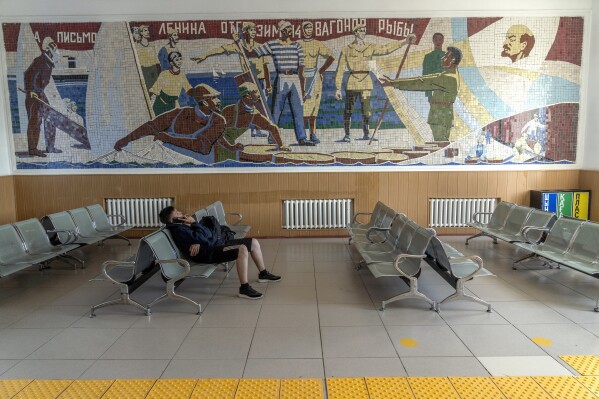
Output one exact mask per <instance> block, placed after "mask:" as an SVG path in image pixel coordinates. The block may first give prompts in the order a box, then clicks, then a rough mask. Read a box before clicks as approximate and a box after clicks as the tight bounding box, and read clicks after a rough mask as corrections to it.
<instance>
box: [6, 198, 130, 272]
mask: <svg viewBox="0 0 599 399" xmlns="http://www.w3.org/2000/svg"><path fill="white" fill-rule="evenodd" d="M68 212H70V213H67V214H68V215H69V217H70V220H71V224H70V225H69V226H63V225H57V226H54V225H50V224H48V221H47V220H49V219H47V217H44V218H42V220H44V221H45V224H43V223H42V221H40V220H38V219H35V218H32V219H27V220H23V221H19V222H16V223H12V224H6V225H2V226H0V277H6V276H8V275H10V274H12V273H15V272H17V271H20V270H23V269H26V268H28V267H31V266H34V265H38V266H39V268H40V269H43V268H46V267H48V264H49V263H50V262H52V261H53V260H56V259H63V260H65V261H67V262H68V261H69V260H73V261H75V262H77V263H79V264H80V265H81V266H82V267H83V266H84V261H83V260H82V259H79V258H77V257H75V256H73V255H72V254H70V253H69V252H70V251H72V250H74V249H76V248H78V247H80V246H81V245H83V244H88V243H89V242H85V241H83V240H81V238H82V237H87V236H88V235H89V236H92V235H93V236H95V237H98V240H99V241H100V240H101V241H103V240H105V239H106V238H108V237H110V236H112V235H114V234H116V230H112V231H110V230H109V229H111V228H113V226H112V224H111V223H110V221H109V216H108V215H106V213H105V212H104V210H103V209H102V207H101V206H100V205H92V206H89V207H85V208H78V209H76V210H72V211H68ZM115 228H116V227H115ZM118 231H119V232H122V231H124V230H122V229H119V230H118ZM49 236H54V237H56V238H57V241H55V242H52V241H51V239H50V237H49ZM123 238H124V237H123Z"/></svg>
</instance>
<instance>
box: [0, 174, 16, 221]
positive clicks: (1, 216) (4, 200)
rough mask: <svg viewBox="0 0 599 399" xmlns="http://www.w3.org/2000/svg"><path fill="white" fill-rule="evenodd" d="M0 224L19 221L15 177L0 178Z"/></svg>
mask: <svg viewBox="0 0 599 399" xmlns="http://www.w3.org/2000/svg"><path fill="white" fill-rule="evenodd" d="M0 205H1V206H0V224H5V223H12V222H15V221H16V220H17V209H16V206H15V185H14V176H0Z"/></svg>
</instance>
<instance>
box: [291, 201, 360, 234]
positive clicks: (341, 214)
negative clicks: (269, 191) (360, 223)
mask: <svg viewBox="0 0 599 399" xmlns="http://www.w3.org/2000/svg"><path fill="white" fill-rule="evenodd" d="M352 204H353V200H351V199H326V200H325V199H310V200H308V199H304V200H284V201H283V228H284V229H295V230H300V229H341V228H346V227H347V226H348V225H349V223H350V221H351V217H352V215H353V212H352Z"/></svg>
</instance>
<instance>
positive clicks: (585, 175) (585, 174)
mask: <svg viewBox="0 0 599 399" xmlns="http://www.w3.org/2000/svg"><path fill="white" fill-rule="evenodd" d="M579 181H580V183H579V186H578V188H580V189H581V190H591V215H590V216H589V217H590V219H591V220H593V221H595V222H599V171H598V170H581V171H580V180H579Z"/></svg>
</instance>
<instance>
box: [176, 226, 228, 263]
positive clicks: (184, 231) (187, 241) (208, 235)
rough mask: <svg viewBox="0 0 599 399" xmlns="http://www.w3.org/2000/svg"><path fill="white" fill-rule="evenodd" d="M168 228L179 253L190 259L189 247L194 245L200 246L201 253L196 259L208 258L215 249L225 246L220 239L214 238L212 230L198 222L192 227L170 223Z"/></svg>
mask: <svg viewBox="0 0 599 399" xmlns="http://www.w3.org/2000/svg"><path fill="white" fill-rule="evenodd" d="M166 228H167V229H169V231H170V232H171V235H172V236H173V240H175V244H176V245H177V248H179V251H180V252H181V253H182V254H184V255H185V256H188V257H191V255H190V253H189V247H191V246H192V245H193V244H200V252H199V253H198V254H197V255H196V256H195V257H194V258H206V257H207V256H208V254H209V253H210V250H211V249H212V248H213V247H215V246H218V245H222V244H223V243H222V242H221V240H220V237H214V236H213V235H212V231H211V230H210V229H208V228H206V227H204V226H202V225H201V224H199V223H198V222H195V223H192V224H191V226H188V225H186V224H183V223H168V224H167V225H166Z"/></svg>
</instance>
